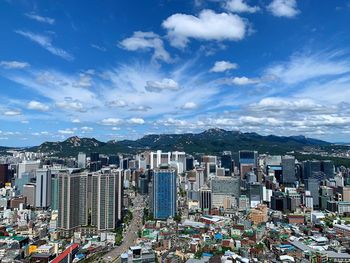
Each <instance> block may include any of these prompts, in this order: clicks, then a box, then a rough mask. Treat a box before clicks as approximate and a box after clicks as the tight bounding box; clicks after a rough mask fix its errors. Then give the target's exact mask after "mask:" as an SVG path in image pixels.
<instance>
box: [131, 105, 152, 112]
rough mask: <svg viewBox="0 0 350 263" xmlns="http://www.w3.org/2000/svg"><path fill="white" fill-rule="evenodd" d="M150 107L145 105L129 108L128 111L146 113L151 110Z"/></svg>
mask: <svg viewBox="0 0 350 263" xmlns="http://www.w3.org/2000/svg"><path fill="white" fill-rule="evenodd" d="M151 109H152V107H150V106H146V105H140V106H137V107H133V108H130V109H129V111H148V110H151Z"/></svg>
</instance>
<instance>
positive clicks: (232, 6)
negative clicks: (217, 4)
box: [224, 0, 260, 13]
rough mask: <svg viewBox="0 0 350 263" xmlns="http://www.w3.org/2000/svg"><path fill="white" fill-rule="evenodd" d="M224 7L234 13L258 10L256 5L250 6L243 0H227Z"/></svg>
mask: <svg viewBox="0 0 350 263" xmlns="http://www.w3.org/2000/svg"><path fill="white" fill-rule="evenodd" d="M224 7H225V8H226V9H227V10H229V11H231V12H235V13H255V12H257V11H259V10H260V8H259V7H258V6H250V5H248V4H247V2H246V1H245V0H228V1H227V2H226V3H225V4H224Z"/></svg>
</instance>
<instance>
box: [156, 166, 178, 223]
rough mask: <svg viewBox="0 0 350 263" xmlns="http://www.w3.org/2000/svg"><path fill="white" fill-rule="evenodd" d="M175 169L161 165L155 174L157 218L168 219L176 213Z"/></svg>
mask: <svg viewBox="0 0 350 263" xmlns="http://www.w3.org/2000/svg"><path fill="white" fill-rule="evenodd" d="M176 189H177V188H176V173H175V169H169V168H168V166H165V165H164V166H160V168H157V169H155V170H154V174H153V215H154V218H156V219H167V218H168V217H174V216H175V214H176V199H177V198H176V197H177V196H176Z"/></svg>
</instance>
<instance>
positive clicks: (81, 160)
mask: <svg viewBox="0 0 350 263" xmlns="http://www.w3.org/2000/svg"><path fill="white" fill-rule="evenodd" d="M78 168H82V169H85V168H86V154H85V153H82V152H80V153H79V154H78Z"/></svg>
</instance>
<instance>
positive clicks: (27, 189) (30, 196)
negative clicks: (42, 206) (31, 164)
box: [23, 184, 36, 207]
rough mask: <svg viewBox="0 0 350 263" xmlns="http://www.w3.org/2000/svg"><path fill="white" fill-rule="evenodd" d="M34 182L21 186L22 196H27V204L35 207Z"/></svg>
mask: <svg viewBox="0 0 350 263" xmlns="http://www.w3.org/2000/svg"><path fill="white" fill-rule="evenodd" d="M35 188H36V186H35V184H25V185H24V186H23V196H25V197H26V198H27V205H29V206H30V207H35V196H36V190H35Z"/></svg>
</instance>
